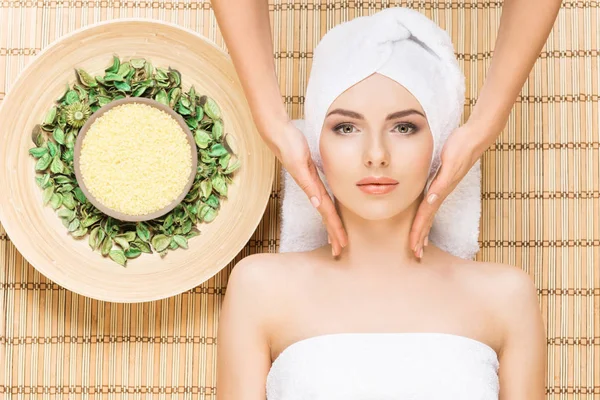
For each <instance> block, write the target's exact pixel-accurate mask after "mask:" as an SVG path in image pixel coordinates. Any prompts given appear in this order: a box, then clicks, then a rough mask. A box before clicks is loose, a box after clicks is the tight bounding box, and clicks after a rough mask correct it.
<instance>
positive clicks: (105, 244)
mask: <svg viewBox="0 0 600 400" xmlns="http://www.w3.org/2000/svg"><path fill="white" fill-rule="evenodd" d="M112 247H113V241H112V239H111V238H110V236H106V237H105V238H104V240H103V241H102V245H101V247H100V253H101V254H102V255H103V256H104V257H106V256H107V255H108V253H109V252H110V249H112Z"/></svg>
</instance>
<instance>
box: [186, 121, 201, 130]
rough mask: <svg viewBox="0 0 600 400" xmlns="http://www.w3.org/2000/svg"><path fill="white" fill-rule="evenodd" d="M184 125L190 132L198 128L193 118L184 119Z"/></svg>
mask: <svg viewBox="0 0 600 400" xmlns="http://www.w3.org/2000/svg"><path fill="white" fill-rule="evenodd" d="M185 123H186V124H187V126H188V127H189V128H190V129H192V130H194V129H196V128H198V121H197V120H196V119H195V118H186V119H185Z"/></svg>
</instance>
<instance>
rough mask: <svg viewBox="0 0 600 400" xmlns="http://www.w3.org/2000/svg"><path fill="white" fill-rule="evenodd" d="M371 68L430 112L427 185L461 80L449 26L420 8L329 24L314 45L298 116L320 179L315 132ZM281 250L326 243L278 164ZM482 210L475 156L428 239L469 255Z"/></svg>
mask: <svg viewBox="0 0 600 400" xmlns="http://www.w3.org/2000/svg"><path fill="white" fill-rule="evenodd" d="M373 73H379V74H381V75H384V76H386V77H388V78H390V79H392V80H394V81H396V82H398V83H399V84H400V85H402V86H403V87H405V88H406V89H407V90H408V91H409V92H410V93H411V94H412V95H413V96H414V97H415V98H416V99H417V100H418V101H419V103H420V104H421V106H422V107H423V110H424V111H425V115H426V117H427V120H428V123H429V127H430V130H431V134H432V135H433V141H434V150H433V155H432V162H431V169H430V175H429V179H428V181H427V185H426V188H428V187H429V184H430V183H431V180H432V179H433V177H434V175H435V173H436V172H437V170H438V168H439V166H440V152H441V149H442V146H443V145H444V143H445V142H446V139H447V138H448V136H449V135H450V133H451V132H452V131H453V130H454V129H455V128H456V127H458V125H459V123H460V116H461V114H462V110H463V105H464V92H465V83H464V75H463V73H462V72H461V70H460V67H459V65H458V62H457V60H456V57H455V55H454V48H453V46H452V42H451V40H450V37H449V36H448V34H447V33H446V32H445V31H444V30H443V29H441V28H440V27H439V26H437V25H436V24H435V23H434V22H433V21H431V20H430V19H428V18H427V17H425V16H424V15H423V14H421V13H419V12H417V11H414V10H411V9H408V8H401V7H396V8H389V9H386V10H383V11H380V12H378V13H376V14H374V15H372V16H366V17H359V18H355V19H353V20H351V21H349V22H346V23H342V24H340V25H338V26H336V27H335V28H333V29H331V30H330V31H329V32H327V34H326V35H325V36H324V37H323V39H322V40H321V42H320V43H319V45H318V46H317V47H316V48H315V51H314V57H313V65H312V70H311V73H310V78H309V81H308V86H307V90H306V99H305V119H304V120H295V121H294V123H295V125H296V126H297V127H298V128H299V129H300V130H301V131H302V132H303V133H304V135H305V136H306V138H307V141H308V144H309V148H310V150H311V153H312V155H313V158H314V159H315V162H316V164H317V169H318V170H319V174H320V175H321V178H322V179H323V180H324V182H325V185H326V187H327V190H328V191H329V193H330V195H331V191H330V189H329V186H328V185H327V182H326V180H325V177H324V176H323V174H322V163H321V157H320V154H319V138H320V134H321V129H322V126H323V122H324V119H325V115H326V113H327V110H328V109H329V107H330V106H331V104H332V103H333V102H334V101H335V99H336V98H337V97H338V96H339V95H341V94H342V93H343V92H344V91H346V90H347V89H348V88H350V87H351V86H353V85H355V84H357V83H358V82H360V81H362V80H364V79H365V78H367V77H369V76H370V75H372V74H373ZM283 175H284V176H283V178H284V187H283V193H282V199H281V210H282V223H281V234H280V247H279V251H280V252H292V251H309V250H313V249H315V248H318V247H321V246H323V245H325V244H327V231H326V229H325V226H324V224H323V222H322V220H321V216H320V214H319V213H318V211H317V210H316V209H315V208H314V207H312V205H311V203H310V201H309V199H308V197H307V196H306V194H305V193H304V192H303V191H302V190H301V189H300V188H299V187H298V185H297V184H296V182H295V181H294V180H293V178H292V177H291V176H290V175H289V173H288V172H287V171H285V170H283ZM480 213H481V198H480V166H479V162H477V163H476V164H475V166H474V167H473V168H472V169H471V170H470V171H469V173H468V174H467V175H466V176H465V178H464V179H463V180H462V181H461V182H460V183H459V185H458V186H457V187H456V189H455V190H454V191H453V192H452V193H451V194H450V195H449V196H448V197H447V198H446V199H445V201H444V202H443V204H442V205H441V207H440V209H439V210H438V212H437V213H436V216H435V219H434V222H433V226H432V228H431V233H430V236H429V240H430V242H431V243H433V244H435V245H436V246H438V247H440V248H441V249H443V250H445V251H447V252H449V253H451V254H454V255H456V256H458V257H462V258H465V259H472V258H473V257H474V256H475V254H476V253H477V251H478V250H479V245H478V242H477V239H478V236H479V217H480Z"/></svg>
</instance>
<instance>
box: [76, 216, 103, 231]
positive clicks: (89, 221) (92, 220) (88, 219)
mask: <svg viewBox="0 0 600 400" xmlns="http://www.w3.org/2000/svg"><path fill="white" fill-rule="evenodd" d="M101 219H102V216H101V215H90V216H89V217H86V218H85V219H84V220H83V221H82V222H81V226H83V227H84V228H87V227H90V226H92V225H94V224H95V223H96V222H98V221H100V220H101Z"/></svg>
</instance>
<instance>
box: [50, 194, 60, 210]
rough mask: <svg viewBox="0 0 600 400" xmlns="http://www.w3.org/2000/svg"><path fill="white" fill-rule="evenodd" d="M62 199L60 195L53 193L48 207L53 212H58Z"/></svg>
mask: <svg viewBox="0 0 600 400" xmlns="http://www.w3.org/2000/svg"><path fill="white" fill-rule="evenodd" d="M62 202H63V197H62V194H60V193H54V194H53V195H52V197H50V207H52V208H53V209H55V210H58V209H59V208H60V206H62Z"/></svg>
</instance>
